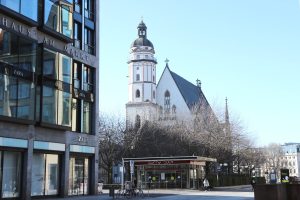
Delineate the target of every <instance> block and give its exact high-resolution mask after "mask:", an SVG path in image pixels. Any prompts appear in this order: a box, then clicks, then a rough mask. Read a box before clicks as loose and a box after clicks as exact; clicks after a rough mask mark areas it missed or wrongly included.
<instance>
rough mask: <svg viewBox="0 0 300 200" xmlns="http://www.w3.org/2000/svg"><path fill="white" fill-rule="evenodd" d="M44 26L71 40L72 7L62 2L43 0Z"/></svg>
mask: <svg viewBox="0 0 300 200" xmlns="http://www.w3.org/2000/svg"><path fill="white" fill-rule="evenodd" d="M44 11H45V12H44V24H45V26H46V27H48V28H50V29H51V30H53V31H56V32H58V33H61V34H63V35H64V36H66V37H69V38H73V13H72V5H71V4H66V3H64V2H63V1H52V0H45V4H44Z"/></svg>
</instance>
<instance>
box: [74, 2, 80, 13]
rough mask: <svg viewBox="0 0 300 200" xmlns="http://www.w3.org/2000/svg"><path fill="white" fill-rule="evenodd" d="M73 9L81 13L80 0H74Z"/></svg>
mask: <svg viewBox="0 0 300 200" xmlns="http://www.w3.org/2000/svg"><path fill="white" fill-rule="evenodd" d="M74 10H75V12H78V13H79V14H81V0H74Z"/></svg>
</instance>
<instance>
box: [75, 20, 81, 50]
mask: <svg viewBox="0 0 300 200" xmlns="http://www.w3.org/2000/svg"><path fill="white" fill-rule="evenodd" d="M81 32H82V31H81V24H80V23H77V22H75V23H74V33H73V34H74V46H75V47H76V48H78V49H80V48H81V38H82V34H81Z"/></svg>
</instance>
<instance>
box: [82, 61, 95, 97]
mask: <svg viewBox="0 0 300 200" xmlns="http://www.w3.org/2000/svg"><path fill="white" fill-rule="evenodd" d="M93 75H94V73H93V69H92V68H91V67H89V66H87V65H84V67H83V90H84V91H88V92H92V91H93V82H94V81H93Z"/></svg>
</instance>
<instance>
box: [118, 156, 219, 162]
mask: <svg viewBox="0 0 300 200" xmlns="http://www.w3.org/2000/svg"><path fill="white" fill-rule="evenodd" d="M123 160H124V162H129V161H130V160H133V161H138V162H143V161H145V162H149V161H197V162H204V161H208V162H217V159H215V158H208V157H201V156H170V157H140V158H123Z"/></svg>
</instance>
